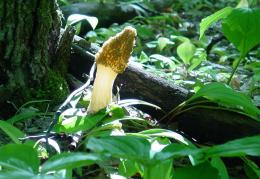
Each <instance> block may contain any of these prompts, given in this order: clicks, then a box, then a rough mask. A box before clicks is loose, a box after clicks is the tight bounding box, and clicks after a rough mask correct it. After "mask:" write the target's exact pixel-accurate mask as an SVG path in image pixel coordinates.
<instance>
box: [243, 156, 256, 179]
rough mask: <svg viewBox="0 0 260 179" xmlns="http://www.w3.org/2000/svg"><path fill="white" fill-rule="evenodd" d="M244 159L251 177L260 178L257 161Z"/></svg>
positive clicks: (251, 178) (246, 169) (252, 178)
mask: <svg viewBox="0 0 260 179" xmlns="http://www.w3.org/2000/svg"><path fill="white" fill-rule="evenodd" d="M243 160H244V171H245V173H246V175H247V176H248V178H249V179H259V178H260V169H259V167H258V166H257V164H256V163H254V162H253V161H251V160H249V159H247V158H245V157H244V158H243Z"/></svg>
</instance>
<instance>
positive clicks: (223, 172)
mask: <svg viewBox="0 0 260 179" xmlns="http://www.w3.org/2000/svg"><path fill="white" fill-rule="evenodd" d="M210 164H211V166H212V167H214V168H216V169H217V170H218V173H219V176H220V178H221V179H229V176H228V172H227V168H226V166H225V164H224V162H223V161H222V160H221V159H220V158H219V157H213V158H212V159H211V161H210Z"/></svg>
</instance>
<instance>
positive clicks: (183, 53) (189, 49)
mask: <svg viewBox="0 0 260 179" xmlns="http://www.w3.org/2000/svg"><path fill="white" fill-rule="evenodd" d="M195 51H196V47H195V46H194V45H193V44H192V43H191V41H190V40H186V41H184V42H183V43H182V44H180V45H179V46H178V47H177V54H178V56H179V57H180V58H181V59H182V61H183V62H184V64H185V65H187V64H190V61H191V59H192V57H193V56H194V54H195Z"/></svg>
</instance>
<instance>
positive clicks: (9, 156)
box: [0, 144, 40, 173]
mask: <svg viewBox="0 0 260 179" xmlns="http://www.w3.org/2000/svg"><path fill="white" fill-rule="evenodd" d="M0 165H2V166H5V167H7V168H12V169H17V170H19V169H22V170H25V171H29V172H34V173H38V170H39V165H40V161H39V159H38V154H37V151H36V150H35V149H33V148H32V147H31V146H28V145H23V144H8V145H5V146H3V147H1V148H0Z"/></svg>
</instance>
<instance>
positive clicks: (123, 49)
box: [88, 26, 136, 114]
mask: <svg viewBox="0 0 260 179" xmlns="http://www.w3.org/2000/svg"><path fill="white" fill-rule="evenodd" d="M135 37H136V30H135V29H134V28H133V27H129V26H128V27H126V28H124V30H123V31H121V32H120V33H118V34H116V35H115V36H114V37H111V38H109V39H108V40H107V41H106V42H105V43H104V44H103V46H102V48H101V49H100V50H99V52H98V53H97V54H96V57H95V59H96V64H97V72H96V78H95V81H94V85H93V91H92V96H91V100H90V104H89V107H88V113H89V114H93V113H96V112H98V111H99V110H100V109H103V108H105V107H106V106H107V105H108V104H109V103H111V102H112V89H113V84H114V81H115V78H116V76H117V75H118V74H119V73H122V72H124V70H125V69H126V67H127V65H128V61H129V58H130V56H131V53H132V51H133V47H134V43H135Z"/></svg>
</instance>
